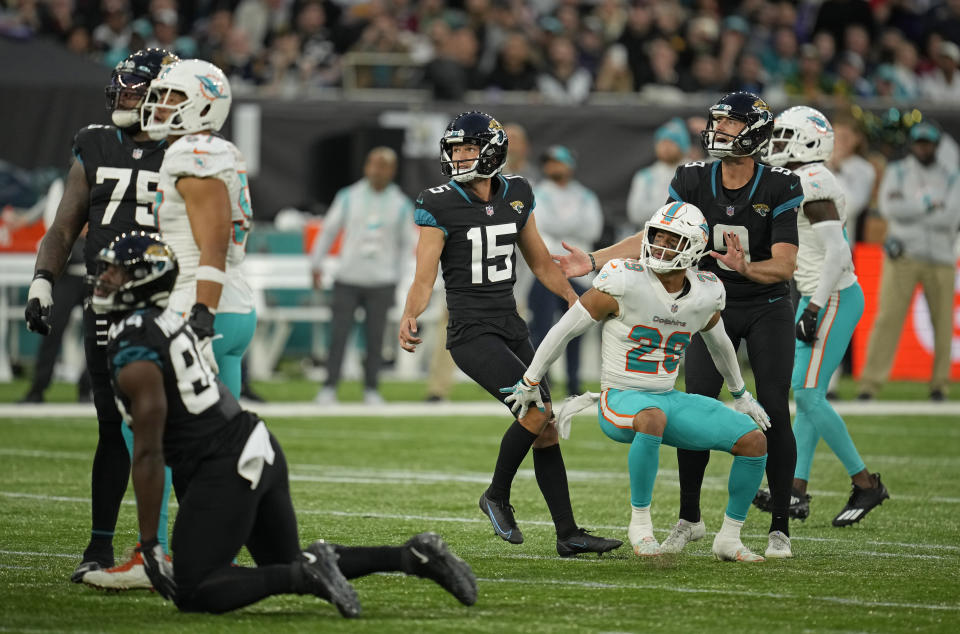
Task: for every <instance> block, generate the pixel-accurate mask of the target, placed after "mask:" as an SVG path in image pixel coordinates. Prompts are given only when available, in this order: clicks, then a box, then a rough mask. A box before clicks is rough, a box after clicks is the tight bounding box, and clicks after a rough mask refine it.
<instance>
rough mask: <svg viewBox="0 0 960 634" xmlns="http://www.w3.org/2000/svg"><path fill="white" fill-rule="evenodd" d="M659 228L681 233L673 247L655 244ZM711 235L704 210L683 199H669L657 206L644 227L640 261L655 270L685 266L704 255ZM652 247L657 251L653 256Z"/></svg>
mask: <svg viewBox="0 0 960 634" xmlns="http://www.w3.org/2000/svg"><path fill="white" fill-rule="evenodd" d="M659 231H667V232H669V233H673V234H675V235H678V236H680V242H679V243H678V244H677V246H676V248H674V249H670V248H667V247H663V246H657V245H655V244H654V242H653V241H654V238H655V236H656V234H657V232H659ZM709 239H710V226H709V225H708V224H707V219H706V218H704V217H703V212H701V211H700V209H699V208H697V207H696V206H694V205H691V204H690V203H684V202H675V201H674V202H669V203H667V204H666V205H664V206H663V207H661V208H660V209H658V210H657V211H656V212H655V213H654V214H653V217H652V218H650V220H648V221H647V223H646V224H645V225H644V227H643V256H642V258H641V262H643V263H644V264H646V265H647V266H649V267H650V268H651V269H653V270H654V271H655V272H657V273H666V272H667V271H674V270H676V269H687V268H690V267H691V266H694V265H696V263H697V262H698V261H699V260H700V258H701V257H703V254H704V253H705V252H706V250H707V243H708V240H709ZM653 249H657V250H658V251H660V255H659V257H658V256H654V254H653Z"/></svg>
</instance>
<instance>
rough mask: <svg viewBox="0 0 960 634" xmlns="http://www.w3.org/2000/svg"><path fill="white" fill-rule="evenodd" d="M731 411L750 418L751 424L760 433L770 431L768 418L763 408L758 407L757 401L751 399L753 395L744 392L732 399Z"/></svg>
mask: <svg viewBox="0 0 960 634" xmlns="http://www.w3.org/2000/svg"><path fill="white" fill-rule="evenodd" d="M733 409H735V410H737V411H738V412H740V413H741V414H746V415H747V416H749V417H750V418H752V419H753V422H755V423H756V424H757V427H759V428H760V431H767V430H768V429H770V417H769V416H768V415H767V411H766V410H765V409H763V406H762V405H760V403H758V402H757V399H755V398H753V395H752V394H751V393H750V392H748V391H747V390H744V391H743V394H741V395H740V396H739V397H735V398H734V399H733Z"/></svg>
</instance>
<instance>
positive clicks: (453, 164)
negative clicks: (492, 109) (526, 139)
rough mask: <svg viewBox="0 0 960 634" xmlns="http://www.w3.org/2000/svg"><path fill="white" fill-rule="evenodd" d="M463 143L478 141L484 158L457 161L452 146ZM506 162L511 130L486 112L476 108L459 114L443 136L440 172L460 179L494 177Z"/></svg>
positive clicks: (456, 179) (441, 140) (481, 155)
mask: <svg viewBox="0 0 960 634" xmlns="http://www.w3.org/2000/svg"><path fill="white" fill-rule="evenodd" d="M460 143H475V144H477V145H478V146H479V147H480V158H479V159H470V160H469V161H464V160H459V161H454V160H453V150H452V148H453V146H454V145H457V144H460ZM506 162H507V133H506V132H505V131H504V129H503V126H502V125H500V122H499V121H497V120H496V119H494V118H493V117H491V116H490V115H488V114H486V113H485V112H478V111H476V110H474V111H473V112H464V113H461V114H458V115H457V116H456V118H454V120H453V121H451V122H450V125H448V126H447V129H446V131H445V132H444V133H443V138H442V139H440V171H441V172H442V173H443V175H444V176H449V177H451V178H453V180H455V181H457V182H465V181H470V180H473V179H474V178H492V177H494V176H496V175H497V174H499V173H500V170H502V169H503V166H504V164H505V163H506ZM460 163H467V165H460Z"/></svg>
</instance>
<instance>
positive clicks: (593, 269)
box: [587, 253, 597, 272]
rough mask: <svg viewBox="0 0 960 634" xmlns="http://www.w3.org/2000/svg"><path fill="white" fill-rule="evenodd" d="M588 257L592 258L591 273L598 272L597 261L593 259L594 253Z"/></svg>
mask: <svg viewBox="0 0 960 634" xmlns="http://www.w3.org/2000/svg"><path fill="white" fill-rule="evenodd" d="M587 257H588V258H590V271H591V272H593V271H596V270H597V261H596V260H595V259H593V254H592V253H588V254H587Z"/></svg>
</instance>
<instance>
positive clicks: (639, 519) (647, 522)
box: [630, 506, 653, 535]
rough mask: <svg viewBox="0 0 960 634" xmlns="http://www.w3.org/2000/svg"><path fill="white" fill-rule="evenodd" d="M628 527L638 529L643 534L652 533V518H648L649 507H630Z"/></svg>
mask: <svg viewBox="0 0 960 634" xmlns="http://www.w3.org/2000/svg"><path fill="white" fill-rule="evenodd" d="M630 528H637V529H640V531H641V532H642V534H644V535H653V520H652V519H651V518H650V507H649V506H644V507H643V508H637V507H636V506H631V507H630Z"/></svg>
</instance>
